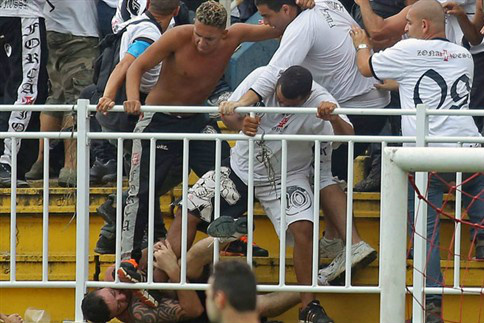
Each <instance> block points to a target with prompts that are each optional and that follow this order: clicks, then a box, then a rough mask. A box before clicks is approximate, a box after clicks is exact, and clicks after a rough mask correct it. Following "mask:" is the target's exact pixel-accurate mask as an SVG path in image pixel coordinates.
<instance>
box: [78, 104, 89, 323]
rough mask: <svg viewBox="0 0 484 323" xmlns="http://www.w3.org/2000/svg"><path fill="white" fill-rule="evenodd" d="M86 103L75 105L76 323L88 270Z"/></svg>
mask: <svg viewBox="0 0 484 323" xmlns="http://www.w3.org/2000/svg"><path fill="white" fill-rule="evenodd" d="M88 105H89V100H78V101H77V195H76V198H77V201H76V204H77V205H76V291H75V295H76V297H75V302H76V303H75V308H76V311H75V321H76V322H83V321H84V318H83V315H82V311H81V302H82V299H83V298H84V294H85V292H86V280H87V275H88V270H89V176H86V174H89V143H88V139H87V132H88V131H89V112H88V110H87V108H88Z"/></svg>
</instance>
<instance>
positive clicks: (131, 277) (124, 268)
mask: <svg viewBox="0 0 484 323" xmlns="http://www.w3.org/2000/svg"><path fill="white" fill-rule="evenodd" d="M117 273H118V277H119V280H120V281H122V282H123V283H133V284H136V283H143V282H145V281H146V277H145V276H144V275H143V274H142V273H140V272H139V271H138V263H137V262H136V260H134V259H129V260H123V261H122V262H121V263H120V264H119V269H118V271H117Z"/></svg>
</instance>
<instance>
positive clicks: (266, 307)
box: [257, 292, 301, 317]
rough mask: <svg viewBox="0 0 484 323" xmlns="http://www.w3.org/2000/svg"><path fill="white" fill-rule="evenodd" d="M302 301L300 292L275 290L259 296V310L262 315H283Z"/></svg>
mask: <svg viewBox="0 0 484 323" xmlns="http://www.w3.org/2000/svg"><path fill="white" fill-rule="evenodd" d="M300 302H301V296H300V295H299V293H292V292H275V293H269V294H264V295H258V296H257V311H258V312H259V315H260V316H263V317H274V316H278V315H281V314H282V313H284V312H286V311H287V310H289V309H290V308H292V307H294V306H296V305H297V304H299V303H300Z"/></svg>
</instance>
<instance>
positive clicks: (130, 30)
mask: <svg viewBox="0 0 484 323" xmlns="http://www.w3.org/2000/svg"><path fill="white" fill-rule="evenodd" d="M144 19H151V20H153V19H152V18H150V17H149V16H148V14H147V13H144V14H142V15H141V16H139V17H136V18H133V19H131V20H129V21H127V22H125V23H123V24H121V25H120V27H121V28H120V30H121V29H123V28H124V26H126V25H129V26H128V27H127V28H126V31H125V32H124V34H123V37H122V38H121V44H120V47H119V60H120V61H121V60H122V59H123V58H124V56H125V55H126V51H127V50H128V47H129V46H130V45H131V44H132V43H133V42H134V41H136V40H143V41H146V42H149V43H154V42H155V41H157V40H158V39H159V38H160V37H161V29H160V28H161V27H160V28H159V25H157V24H154V23H153V22H150V21H144V22H140V23H134V22H136V21H140V20H144ZM160 69H161V63H159V64H158V65H156V66H155V67H153V68H152V69H150V70H149V71H147V72H145V73H144V74H143V76H142V77H141V84H140V91H141V92H143V93H149V92H150V90H151V89H152V88H153V86H155V84H156V82H158V77H159V75H160Z"/></svg>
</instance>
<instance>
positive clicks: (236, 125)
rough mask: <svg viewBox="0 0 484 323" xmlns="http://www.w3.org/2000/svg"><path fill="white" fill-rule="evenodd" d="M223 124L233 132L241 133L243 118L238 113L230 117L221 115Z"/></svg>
mask: <svg viewBox="0 0 484 323" xmlns="http://www.w3.org/2000/svg"><path fill="white" fill-rule="evenodd" d="M221 118H222V121H223V123H224V124H225V125H226V126H227V128H229V129H230V130H234V131H241V130H242V121H243V120H244V117H243V116H241V115H240V114H238V113H234V114H231V115H228V114H222V115H221Z"/></svg>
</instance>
